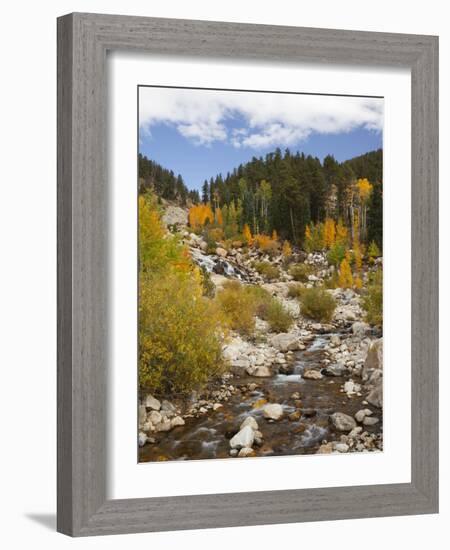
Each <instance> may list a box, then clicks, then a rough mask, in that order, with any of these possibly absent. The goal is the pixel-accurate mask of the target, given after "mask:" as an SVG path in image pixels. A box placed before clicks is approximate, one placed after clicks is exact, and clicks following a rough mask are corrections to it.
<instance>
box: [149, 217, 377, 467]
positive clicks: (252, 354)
mask: <svg viewBox="0 0 450 550" xmlns="http://www.w3.org/2000/svg"><path fill="white" fill-rule="evenodd" d="M179 210H182V209H180V208H178V209H177V211H174V209H173V208H172V209H171V210H170V212H169V210H167V211H166V223H167V225H168V226H169V227H170V226H175V228H176V230H177V231H180V234H181V236H182V238H183V240H184V242H185V243H186V244H187V245H188V247H189V249H190V251H191V255H192V258H193V260H194V261H195V262H196V263H197V264H199V265H201V266H202V267H203V268H204V269H206V270H207V271H208V272H209V273H210V274H211V280H212V282H213V283H214V285H215V287H216V289H217V290H219V289H220V288H221V286H222V285H223V283H224V281H226V280H227V279H238V280H240V281H242V282H243V283H253V284H258V285H261V286H263V287H264V288H265V289H266V290H267V291H269V292H270V293H271V294H272V295H273V296H276V297H277V299H278V300H279V301H280V302H281V303H282V304H283V306H284V307H285V308H286V309H288V310H289V311H290V312H291V313H292V315H293V316H294V318H295V323H294V325H293V328H292V329H291V330H290V331H289V332H288V333H281V334H280V333H278V334H276V333H271V332H270V330H269V327H268V325H267V323H266V322H265V321H263V320H261V319H256V335H255V337H254V338H252V339H245V338H243V337H241V336H239V335H238V334H232V335H231V337H230V338H229V340H228V341H227V343H226V345H225V346H224V348H223V354H224V357H225V358H226V360H227V362H228V365H229V369H228V372H227V373H226V374H225V375H223V376H222V377H221V378H220V379H217V380H214V381H211V384H210V386H209V387H208V388H206V389H205V390H204V391H203V392H202V393H201V394H195V393H193V394H192V395H191V396H190V399H188V400H186V399H181V398H180V399H177V398H173V396H171V398H170V401H169V400H167V399H166V400H158V399H156V398H154V397H153V396H150V395H145V396H141V397H140V404H139V446H140V447H141V449H140V460H141V461H149V460H168V459H194V458H221V457H227V456H233V457H235V456H237V457H249V456H270V455H277V454H311V453H347V452H362V451H374V450H381V449H382V387H383V361H382V338H380V336H381V334H379V333H377V331H376V330H374V328H373V327H370V326H369V325H368V324H367V323H365V322H364V320H363V317H364V315H363V311H362V308H361V303H360V296H359V294H357V293H356V292H354V291H353V290H349V289H347V290H344V289H339V288H338V289H334V290H330V291H329V292H330V293H331V294H332V295H333V296H334V298H335V300H336V302H337V308H336V310H335V313H334V316H333V319H332V321H331V322H330V323H329V324H323V323H315V322H312V321H311V320H309V319H307V318H306V317H303V316H302V314H301V311H300V307H299V303H298V301H297V300H296V299H294V298H289V297H288V290H289V286H290V285H292V284H293V283H292V277H291V276H290V275H289V274H288V273H287V271H286V270H285V269H284V268H283V262H282V258H281V256H280V257H275V258H271V257H269V256H267V255H265V254H262V253H261V252H259V251H257V250H253V249H250V250H249V251H247V250H245V249H244V248H243V247H242V246H239V243H236V246H234V247H232V248H231V249H230V250H228V251H227V250H226V249H225V248H223V247H220V246H219V247H218V248H217V249H216V250H215V251H214V253H213V254H207V252H206V251H207V243H206V242H205V241H204V240H203V239H202V238H201V237H199V236H198V235H195V234H194V233H190V232H189V231H188V230H187V228H185V227H184V224H185V223H186V217H185V216H184V217H183V213H182V212H179ZM183 220H184V221H183ZM296 259H297V261H304V262H305V263H309V264H310V265H312V266H314V268H315V269H314V274H312V275H310V276H309V278H308V281H307V282H306V284H305V286H315V285H322V284H323V281H324V278H326V277H328V276H329V275H330V274H331V273H332V272H333V267H332V266H329V265H328V263H327V260H326V257H325V255H324V254H319V253H317V254H310V255H308V256H305V255H303V254H299V255H298V257H297V258H296ZM255 260H258V261H267V262H270V263H271V264H273V265H276V266H278V267H279V276H278V277H277V279H276V280H270V281H267V280H265V279H264V278H263V277H262V276H261V275H260V274H259V273H258V272H257V271H256V270H255V269H254V267H253V265H254V262H255Z"/></svg>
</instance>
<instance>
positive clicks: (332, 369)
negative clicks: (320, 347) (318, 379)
mask: <svg viewBox="0 0 450 550" xmlns="http://www.w3.org/2000/svg"><path fill="white" fill-rule="evenodd" d="M320 372H321V373H322V374H324V375H325V376H342V375H343V374H345V373H346V372H347V368H346V367H345V365H343V364H342V363H335V364H334V365H328V366H327V367H326V368H324V369H322V370H321V371H320Z"/></svg>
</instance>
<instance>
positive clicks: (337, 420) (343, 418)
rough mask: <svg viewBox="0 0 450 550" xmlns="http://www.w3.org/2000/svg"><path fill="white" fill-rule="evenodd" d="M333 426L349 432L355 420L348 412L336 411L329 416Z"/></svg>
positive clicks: (354, 425)
mask: <svg viewBox="0 0 450 550" xmlns="http://www.w3.org/2000/svg"><path fill="white" fill-rule="evenodd" d="M330 420H331V422H332V424H333V426H334V427H335V428H336V429H337V430H339V431H340V432H349V431H351V430H353V428H356V421H355V419H354V418H352V417H351V416H349V415H348V414H345V413H342V412H336V413H334V414H332V415H331V416H330Z"/></svg>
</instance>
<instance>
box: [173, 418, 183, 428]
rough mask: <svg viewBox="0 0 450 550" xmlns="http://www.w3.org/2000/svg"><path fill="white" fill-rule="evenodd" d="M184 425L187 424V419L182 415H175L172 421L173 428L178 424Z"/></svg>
mask: <svg viewBox="0 0 450 550" xmlns="http://www.w3.org/2000/svg"><path fill="white" fill-rule="evenodd" d="M184 425H185V421H184V419H183V418H181V416H174V417H173V418H172V420H171V421H170V426H171V427H172V428H176V427H177V426H184Z"/></svg>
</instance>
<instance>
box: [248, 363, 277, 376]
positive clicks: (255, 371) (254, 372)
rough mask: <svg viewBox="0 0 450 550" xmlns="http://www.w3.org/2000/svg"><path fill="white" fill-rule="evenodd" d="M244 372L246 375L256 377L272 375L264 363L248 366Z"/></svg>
mask: <svg viewBox="0 0 450 550" xmlns="http://www.w3.org/2000/svg"><path fill="white" fill-rule="evenodd" d="M246 372H247V374H248V375H250V376H256V377H258V378H268V377H269V376H272V371H271V370H270V369H269V367H267V366H265V365H262V366H259V367H248V368H247V369H246Z"/></svg>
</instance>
